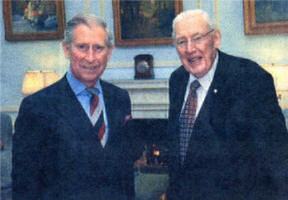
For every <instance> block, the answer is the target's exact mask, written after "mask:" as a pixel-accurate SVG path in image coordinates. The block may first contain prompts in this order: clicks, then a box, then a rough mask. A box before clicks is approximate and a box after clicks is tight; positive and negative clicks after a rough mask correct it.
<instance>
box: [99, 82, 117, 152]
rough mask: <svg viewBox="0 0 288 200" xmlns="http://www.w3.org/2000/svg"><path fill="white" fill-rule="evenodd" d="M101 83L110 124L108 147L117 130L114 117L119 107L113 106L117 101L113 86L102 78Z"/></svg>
mask: <svg viewBox="0 0 288 200" xmlns="http://www.w3.org/2000/svg"><path fill="white" fill-rule="evenodd" d="M100 83H101V87H102V91H103V97H104V102H105V110H106V115H107V120H108V126H109V133H108V140H107V142H106V145H105V148H106V147H107V146H108V145H109V143H110V142H111V139H113V134H114V132H115V131H114V128H115V127H116V125H115V124H114V123H115V122H116V120H115V119H114V118H115V117H116V113H117V110H116V109H117V108H114V106H113V105H114V102H113V101H115V98H113V95H114V91H113V90H112V88H111V87H109V85H108V84H107V83H105V82H104V81H102V80H100Z"/></svg>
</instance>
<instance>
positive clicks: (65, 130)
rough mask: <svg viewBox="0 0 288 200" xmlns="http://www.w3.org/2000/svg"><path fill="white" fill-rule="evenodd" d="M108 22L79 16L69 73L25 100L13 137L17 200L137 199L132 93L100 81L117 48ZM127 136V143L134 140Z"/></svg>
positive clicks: (70, 28)
mask: <svg viewBox="0 0 288 200" xmlns="http://www.w3.org/2000/svg"><path fill="white" fill-rule="evenodd" d="M111 40H112V39H111V35H110V34H109V32H108V30H107V28H106V23H105V22H104V21H103V20H102V19H101V18H99V17H97V16H94V15H91V14H79V15H77V16H75V17H74V18H72V19H71V20H70V21H69V22H68V24H67V27H66V32H65V40H64V41H63V48H64V52H65V56H66V58H68V59H70V69H69V70H68V72H67V74H66V75H65V76H64V77H63V78H62V79H61V80H60V81H58V82H57V83H55V84H53V85H52V86H50V87H48V88H45V89H44V90H42V91H39V92H37V93H35V94H33V95H31V96H28V97H26V98H25V99H24V100H23V102H22V104H21V107H20V110H19V114H18V117H17V120H16V124H15V135H14V138H13V172H12V178H13V199H14V200H18V199H19V200H25V199H27V200H35V199H37V200H39V199H41V200H44V199H46V200H48V199H51V200H52V199H53V200H57V199H59V200H70V199H77V200H82V199H83V200H84V199H85V200H95V199H97V200H98V199H112V200H114V199H121V200H122V199H123V200H124V199H133V198H134V183H133V181H134V176H133V175H134V174H133V162H134V158H135V156H134V155H132V152H133V151H131V148H133V141H132V140H130V139H131V138H132V137H127V135H126V133H125V131H123V127H124V125H125V123H126V122H127V120H129V119H130V117H131V115H130V114H131V108H130V98H129V95H128V93H127V91H125V90H123V89H120V88H118V87H116V86H114V85H112V84H110V83H108V82H105V81H103V80H101V79H100V76H101V74H102V73H103V71H104V70H105V68H106V65H107V62H108V60H109V57H110V55H111V53H112V50H113V45H112V42H111ZM129 138H130V139H129Z"/></svg>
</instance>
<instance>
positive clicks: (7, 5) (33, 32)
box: [3, 0, 65, 41]
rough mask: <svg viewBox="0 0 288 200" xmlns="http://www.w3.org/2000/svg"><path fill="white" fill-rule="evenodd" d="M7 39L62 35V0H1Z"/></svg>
mask: <svg viewBox="0 0 288 200" xmlns="http://www.w3.org/2000/svg"><path fill="white" fill-rule="evenodd" d="M3 15H4V23H5V39H6V40H7V41H25V40H53V39H61V38H63V37H64V26H65V10H64V0H38V1H36V0H29V1H28V0H17V1H15V0H3Z"/></svg>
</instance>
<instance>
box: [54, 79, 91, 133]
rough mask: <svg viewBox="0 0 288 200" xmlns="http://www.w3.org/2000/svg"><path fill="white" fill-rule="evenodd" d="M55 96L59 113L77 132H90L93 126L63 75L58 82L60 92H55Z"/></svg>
mask: <svg viewBox="0 0 288 200" xmlns="http://www.w3.org/2000/svg"><path fill="white" fill-rule="evenodd" d="M55 97H56V99H57V101H56V102H55V107H56V108H57V110H58V113H59V114H60V115H61V116H62V119H63V120H66V121H67V123H69V124H70V126H71V127H72V128H73V129H74V131H76V132H77V133H90V132H91V131H92V129H93V126H92V124H91V122H90V120H89V118H88V116H87V114H86V112H85V111H84V109H83V108H82V106H81V104H80V102H79V101H78V100H77V97H76V96H75V94H74V93H73V91H72V89H71V87H70V85H69V83H68V81H67V79H66V77H63V78H62V79H61V80H60V82H59V83H58V92H56V93H55ZM83 136H84V135H83Z"/></svg>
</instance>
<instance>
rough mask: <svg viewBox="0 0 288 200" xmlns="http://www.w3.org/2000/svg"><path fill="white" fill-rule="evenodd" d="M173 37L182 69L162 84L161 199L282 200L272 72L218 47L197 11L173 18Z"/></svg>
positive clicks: (281, 137) (282, 154)
mask: <svg viewBox="0 0 288 200" xmlns="http://www.w3.org/2000/svg"><path fill="white" fill-rule="evenodd" d="M173 37H174V42H175V46H176V49H177V52H178V54H179V57H180V59H181V61H182V64H183V65H182V66H181V67H179V68H178V69H177V70H175V71H174V72H173V73H172V75H171V77H170V82H169V84H170V109H169V122H168V133H169V137H168V139H169V141H168V144H169V152H170V155H169V175H170V182H169V187H168V190H167V193H166V195H167V199H168V200H176V199H177V200H180V199H181V200H280V199H283V200H284V199H287V198H288V196H287V189H288V186H287V169H288V165H287V158H288V157H287V153H288V148H287V129H286V127H285V121H284V117H283V115H282V113H281V109H280V107H279V105H278V102H277V97H276V94H275V88H274V85H273V79H272V77H271V75H270V74H269V73H267V72H266V71H264V70H263V69H262V68H261V67H260V66H259V65H258V64H256V63H255V62H253V61H251V60H248V59H244V58H239V57H234V56H231V55H227V54H225V53H223V52H221V51H220V50H218V48H219V46H220V43H221V33H220V31H219V30H218V29H217V28H216V27H215V26H214V25H213V23H212V22H211V20H210V18H209V16H208V14H207V13H206V12H204V11H202V10H189V11H184V12H182V13H181V14H179V15H178V16H177V17H176V18H175V19H174V21H173ZM285 161H286V163H285Z"/></svg>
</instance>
